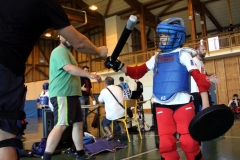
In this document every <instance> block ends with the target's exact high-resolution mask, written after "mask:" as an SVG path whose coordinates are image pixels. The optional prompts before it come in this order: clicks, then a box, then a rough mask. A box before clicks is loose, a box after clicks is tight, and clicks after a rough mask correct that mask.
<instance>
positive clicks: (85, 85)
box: [79, 66, 96, 132]
mask: <svg viewBox="0 0 240 160" xmlns="http://www.w3.org/2000/svg"><path fill="white" fill-rule="evenodd" d="M82 69H83V70H84V71H87V72H89V67H88V66H83V67H82ZM80 78H81V85H82V87H81V90H82V96H81V97H80V98H79V99H80V103H81V105H84V104H85V105H88V104H90V101H89V96H91V98H92V100H93V101H96V100H95V98H94V96H93V94H92V83H91V81H90V79H89V78H88V77H80ZM87 112H88V108H85V109H84V108H82V114H83V131H87V132H88V129H87V121H86V114H87Z"/></svg>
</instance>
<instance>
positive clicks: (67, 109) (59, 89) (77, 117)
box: [43, 36, 101, 160]
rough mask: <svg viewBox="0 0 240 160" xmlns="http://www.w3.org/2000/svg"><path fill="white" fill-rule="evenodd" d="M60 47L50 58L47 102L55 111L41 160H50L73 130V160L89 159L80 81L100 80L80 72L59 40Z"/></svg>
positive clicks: (96, 76)
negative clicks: (48, 96) (75, 153)
mask: <svg viewBox="0 0 240 160" xmlns="http://www.w3.org/2000/svg"><path fill="white" fill-rule="evenodd" d="M60 42H61V43H60V45H59V46H58V47H56V48H55V49H54V50H53V51H52V53H51V57H50V87H49V93H50V100H51V103H52V105H53V107H54V111H53V115H54V125H55V126H54V127H53V129H52V131H51V132H50V134H49V136H48V139H47V146H46V150H45V152H44V155H43V160H51V156H52V153H53V152H54V150H55V149H56V147H57V145H58V143H59V141H60V139H61V136H62V134H63V132H64V130H65V129H66V128H67V127H68V126H69V125H72V126H73V131H72V138H73V142H74V144H75V146H76V150H77V157H76V160H84V159H91V158H90V157H89V156H88V155H87V154H86V153H85V152H84V149H83V130H82V129H83V128H82V125H83V124H82V121H83V117H82V112H81V105H80V101H79V96H81V90H80V86H81V84H80V78H79V76H81V77H89V78H91V79H96V80H97V81H98V82H101V77H100V76H98V75H96V74H90V73H89V72H86V71H84V70H82V69H80V68H78V67H77V66H78V64H77V62H76V61H75V59H74V57H73V56H72V54H71V52H70V51H69V48H70V47H71V44H70V43H69V42H68V41H66V40H65V39H64V38H63V37H62V36H60Z"/></svg>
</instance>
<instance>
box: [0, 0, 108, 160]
mask: <svg viewBox="0 0 240 160" xmlns="http://www.w3.org/2000/svg"><path fill="white" fill-rule="evenodd" d="M0 6H1V10H0V17H1V18H0V35H1V36H0V76H1V78H0V84H1V85H0V110H1V113H2V114H4V115H6V114H5V113H7V112H10V113H11V114H10V115H12V116H9V118H8V119H6V118H5V117H4V118H1V120H0V141H4V140H6V141H13V143H14V142H15V140H16V139H15V137H16V135H17V134H18V133H19V131H20V129H19V126H20V125H19V126H17V125H16V124H17V121H19V120H21V119H24V116H22V117H19V118H18V119H19V120H15V117H17V116H15V115H16V114H17V115H20V114H21V113H22V112H21V111H22V110H23V106H24V100H25V96H24V94H25V92H26V88H25V86H24V73H25V63H26V61H27V59H28V56H29V55H30V53H31V51H32V49H33V47H34V44H35V43H36V42H37V40H38V38H39V37H40V36H41V35H42V34H43V32H44V31H45V30H47V29H48V28H53V29H55V30H57V32H58V33H59V34H60V35H62V36H63V37H64V38H65V39H66V40H67V41H68V42H69V43H70V44H72V46H73V47H74V48H75V49H76V50H77V51H79V52H81V53H85V54H92V55H98V56H100V57H105V56H106V55H107V48H106V47H105V46H103V47H98V48H97V47H96V46H94V45H93V44H92V43H91V42H90V40H89V39H88V38H87V37H86V36H84V35H82V34H81V33H79V32H78V31H77V30H76V29H75V28H74V27H73V26H72V25H71V24H70V22H69V20H68V17H67V15H66V13H65V11H64V10H63V8H62V7H61V5H60V4H59V3H58V1H56V0H25V1H24V2H21V3H19V1H17V0H8V1H3V0H0ZM20 110H21V111H20ZM14 112H16V114H13V113H14ZM6 141H5V142H6ZM6 143H7V144H6V145H4V146H3V145H2V146H0V147H2V148H0V155H1V156H0V160H16V159H18V157H17V153H16V149H15V148H14V147H16V146H17V145H11V144H12V142H6ZM15 144H16V143H15ZM8 146H11V147H8ZM79 150H80V148H79ZM84 154H85V153H84Z"/></svg>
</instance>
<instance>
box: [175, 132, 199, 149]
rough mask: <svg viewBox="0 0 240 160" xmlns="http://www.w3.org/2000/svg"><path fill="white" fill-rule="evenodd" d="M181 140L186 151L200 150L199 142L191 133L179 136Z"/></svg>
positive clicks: (181, 144) (181, 145)
mask: <svg viewBox="0 0 240 160" xmlns="http://www.w3.org/2000/svg"><path fill="white" fill-rule="evenodd" d="M179 142H180V147H181V148H182V150H183V151H184V152H195V151H200V149H199V144H198V142H197V141H195V140H194V139H193V138H192V137H191V136H190V134H182V135H181V136H180V138H179Z"/></svg>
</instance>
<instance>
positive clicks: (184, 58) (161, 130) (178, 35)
mask: <svg viewBox="0 0 240 160" xmlns="http://www.w3.org/2000/svg"><path fill="white" fill-rule="evenodd" d="M156 33H157V40H156V43H157V46H158V48H159V49H160V50H161V54H160V53H156V54H155V55H154V56H153V57H152V58H151V59H149V60H148V61H147V62H146V63H144V64H142V65H141V66H135V67H129V66H127V67H124V64H123V63H121V62H120V61H118V60H116V61H115V62H114V63H112V66H113V67H112V68H113V70H114V71H116V72H117V71H118V70H121V71H123V72H125V74H126V76H130V77H131V78H133V79H139V78H141V77H142V76H144V75H145V74H146V73H147V72H148V70H153V72H154V77H153V102H154V103H153V105H154V107H155V108H156V117H157V118H156V119H157V125H158V134H159V137H160V142H159V152H160V154H161V158H162V160H179V159H180V156H179V154H178V152H177V145H176V138H175V137H174V134H175V133H176V132H178V133H179V134H180V138H179V143H180V147H181V148H182V150H183V151H184V152H185V155H186V156H187V159H188V160H201V159H202V154H201V150H200V148H199V144H198V142H197V141H195V140H194V139H193V138H192V137H191V136H190V134H189V131H188V126H189V123H190V121H191V120H192V118H193V117H194V114H195V113H194V106H193V102H192V99H191V95H190V76H192V77H193V78H194V79H195V81H196V83H197V85H198V87H199V91H200V94H201V96H202V100H203V108H206V107H209V102H208V94H207V91H208V89H209V88H210V82H209V79H208V78H207V77H206V75H204V74H201V73H200V72H199V70H198V69H197V67H196V66H195V64H194V63H193V60H192V56H193V55H195V54H196V51H195V50H193V49H191V48H181V47H182V45H183V44H184V42H185V34H186V31H185V28H184V22H183V20H182V19H181V18H178V17H173V18H169V19H166V20H165V21H163V22H161V23H159V24H158V26H157V28H156ZM107 61H108V59H107V60H106V62H105V64H108V63H109V62H107ZM110 63H111V62H110Z"/></svg>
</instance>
